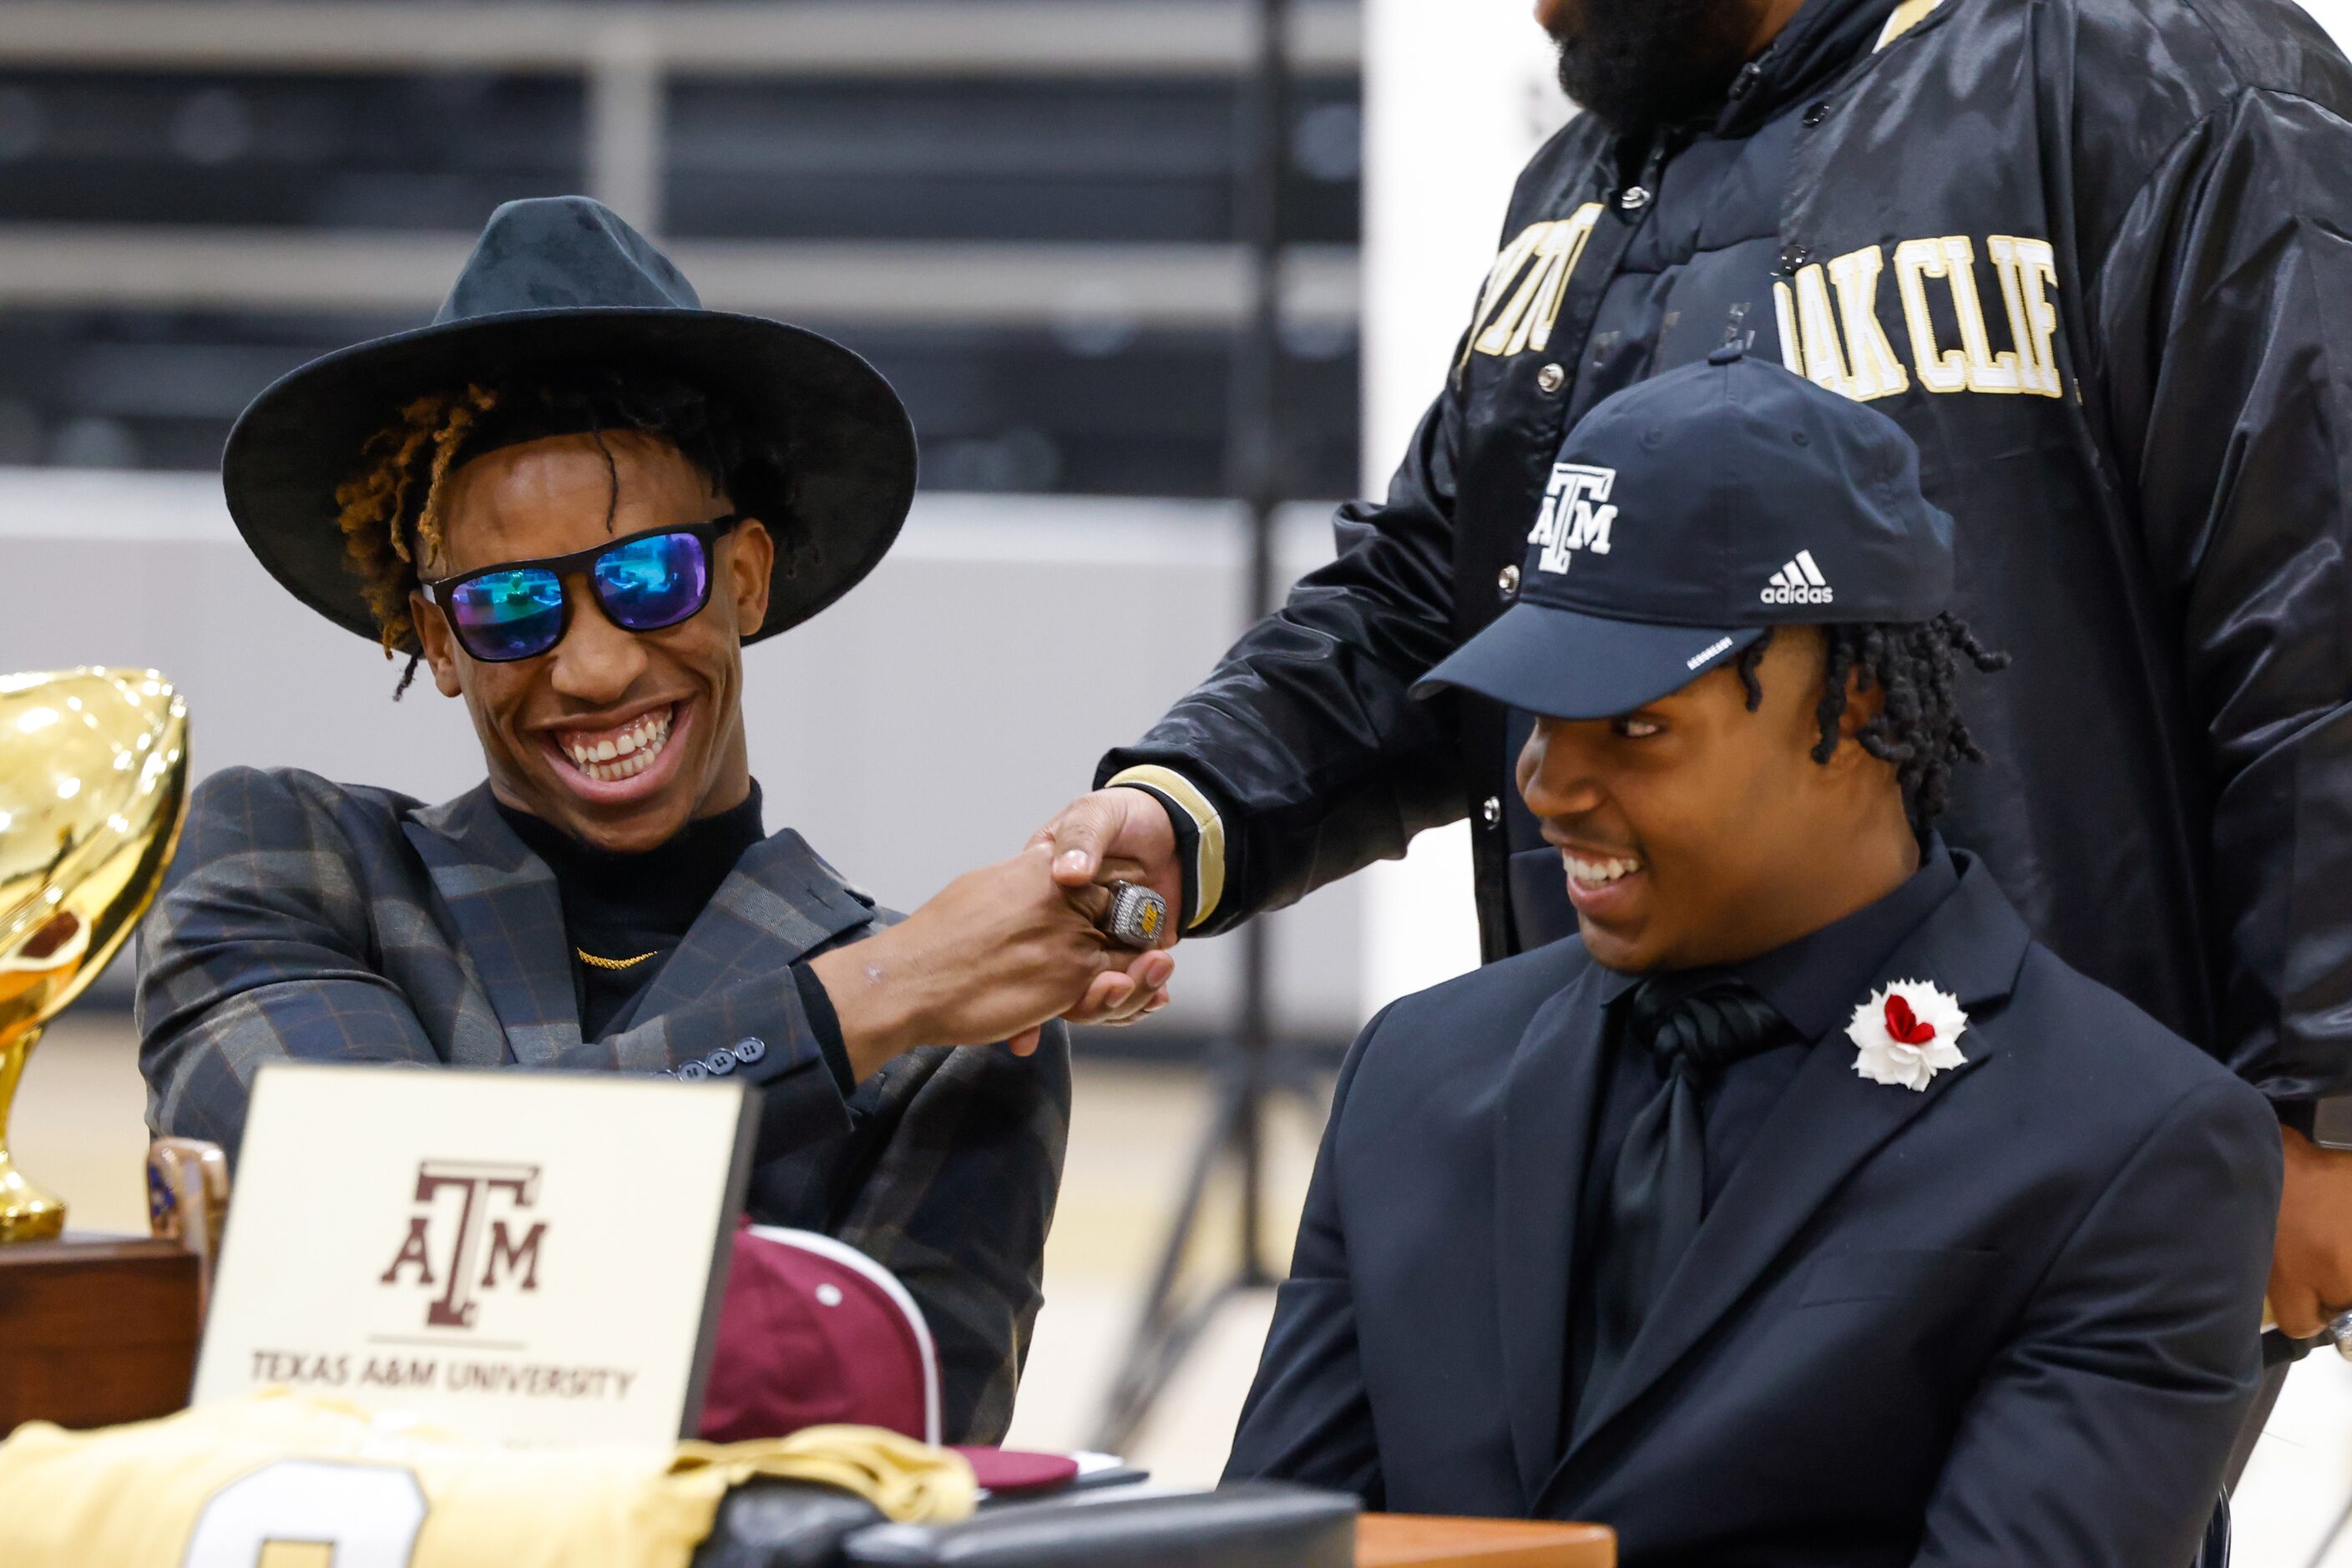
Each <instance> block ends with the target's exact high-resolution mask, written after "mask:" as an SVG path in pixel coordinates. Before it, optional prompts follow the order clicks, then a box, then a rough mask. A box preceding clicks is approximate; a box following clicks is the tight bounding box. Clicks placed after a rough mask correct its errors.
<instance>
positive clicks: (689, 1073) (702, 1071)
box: [677, 1062, 710, 1082]
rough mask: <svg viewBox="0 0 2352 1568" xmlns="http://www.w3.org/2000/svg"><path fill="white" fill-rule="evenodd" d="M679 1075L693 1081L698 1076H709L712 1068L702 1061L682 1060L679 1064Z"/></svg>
mask: <svg viewBox="0 0 2352 1568" xmlns="http://www.w3.org/2000/svg"><path fill="white" fill-rule="evenodd" d="M677 1076H678V1077H680V1078H682V1079H687V1080H688V1082H691V1081H693V1080H694V1079H698V1078H709V1076H710V1069H709V1068H707V1067H704V1066H703V1065H702V1064H701V1063H700V1062H680V1063H678V1064H677Z"/></svg>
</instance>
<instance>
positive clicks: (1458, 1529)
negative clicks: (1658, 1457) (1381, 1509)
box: [1356, 1513, 1617, 1568]
mask: <svg viewBox="0 0 2352 1568" xmlns="http://www.w3.org/2000/svg"><path fill="white" fill-rule="evenodd" d="M1616 1562H1617V1538H1616V1536H1615V1535H1614V1534H1613V1533H1612V1532H1611V1531H1609V1530H1607V1529H1606V1528H1604V1527H1602V1526H1601V1525H1598V1524H1559V1523H1555V1522H1552V1521H1546V1520H1535V1521H1528V1520H1518V1519H1440V1518H1436V1517H1433V1516H1431V1515H1428V1514H1413V1513H1368V1514H1366V1515H1364V1516H1363V1517H1362V1518H1361V1519H1360V1520H1358V1521H1356V1568H1451V1565H1457V1564H1458V1565H1460V1568H1616Z"/></svg>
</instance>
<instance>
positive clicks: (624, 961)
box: [572, 947, 661, 969]
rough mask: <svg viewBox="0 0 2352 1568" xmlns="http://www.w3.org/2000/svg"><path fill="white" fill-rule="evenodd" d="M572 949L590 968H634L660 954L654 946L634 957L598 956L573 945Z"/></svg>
mask: <svg viewBox="0 0 2352 1568" xmlns="http://www.w3.org/2000/svg"><path fill="white" fill-rule="evenodd" d="M572 952H576V953H578V954H579V955H580V962H581V963H584V964H587V965H588V966H589V967H590V968H592V969H635V967H636V966H637V965H638V964H640V963H644V962H645V961H646V959H648V958H659V957H660V956H661V950H660V949H659V948H656V949H655V950H654V951H653V952H641V953H639V954H637V956H636V957H635V958H599V957H597V956H596V955H595V954H594V953H593V952H589V951H588V950H587V949H586V948H584V947H575V948H573V949H572Z"/></svg>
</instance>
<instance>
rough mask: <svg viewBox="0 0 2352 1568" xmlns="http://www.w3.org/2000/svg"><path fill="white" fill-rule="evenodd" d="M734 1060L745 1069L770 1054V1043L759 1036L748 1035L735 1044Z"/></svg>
mask: <svg viewBox="0 0 2352 1568" xmlns="http://www.w3.org/2000/svg"><path fill="white" fill-rule="evenodd" d="M733 1054H734V1058H735V1059H736V1060H737V1061H739V1062H740V1063H742V1064H743V1065H744V1066H745V1067H750V1066H751V1064H752V1063H753V1062H756V1061H758V1060H759V1059H760V1058H762V1057H764V1056H766V1055H767V1054H768V1042H767V1041H765V1040H763V1039H761V1038H760V1037H759V1036H757V1035H746V1036H744V1037H742V1038H741V1039H740V1040H738V1041H736V1042H735V1049H734V1053H733Z"/></svg>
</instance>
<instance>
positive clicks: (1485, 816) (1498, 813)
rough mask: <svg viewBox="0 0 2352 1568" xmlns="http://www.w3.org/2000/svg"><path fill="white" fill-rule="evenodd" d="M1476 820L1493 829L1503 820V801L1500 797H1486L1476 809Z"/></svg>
mask: <svg viewBox="0 0 2352 1568" xmlns="http://www.w3.org/2000/svg"><path fill="white" fill-rule="evenodd" d="M1478 820H1479V821H1481V822H1483V823H1485V824H1486V826H1489V827H1493V826H1496V825H1498V824H1499V823H1500V822H1501V821H1502V820H1503V800H1502V797H1501V796H1500V795H1488V796H1487V797H1486V802H1485V803H1484V804H1483V805H1480V806H1479V807H1478Z"/></svg>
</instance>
